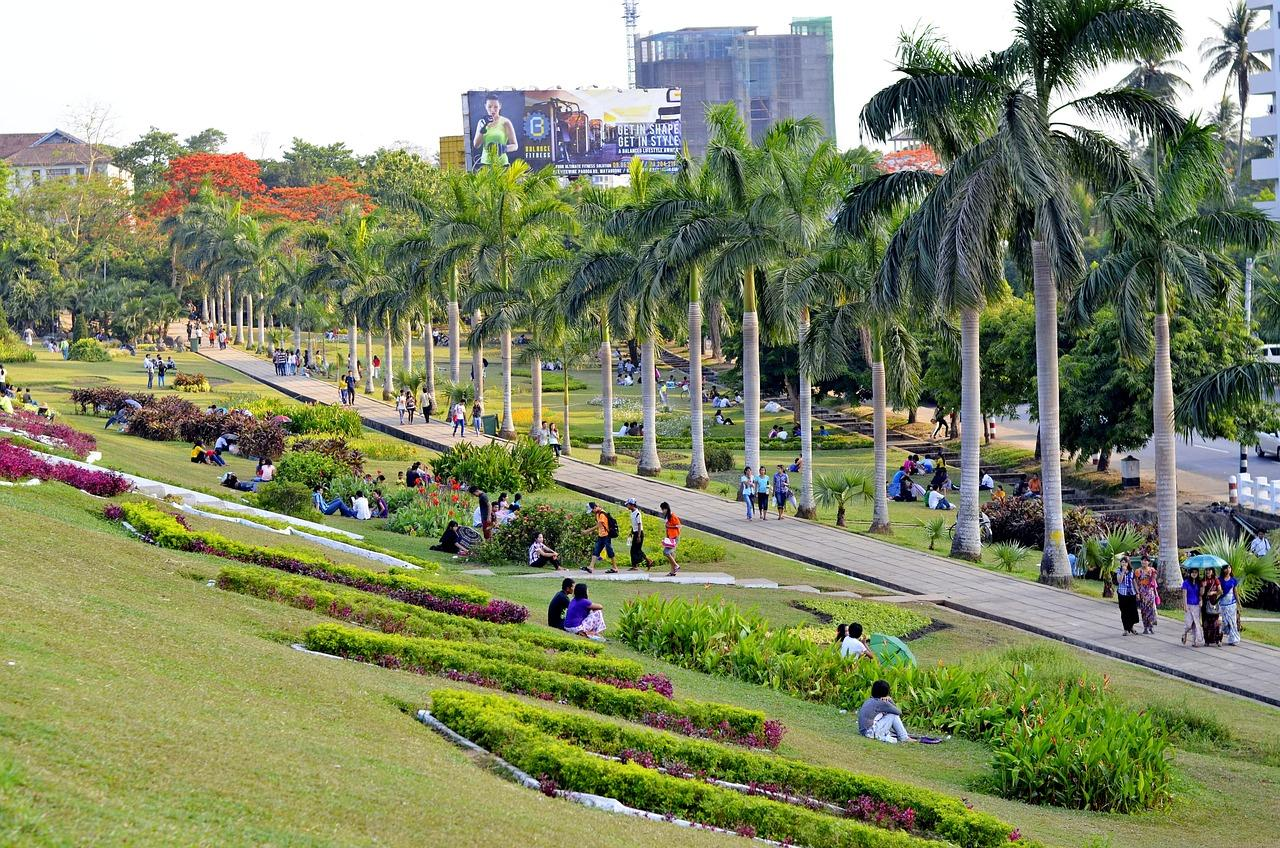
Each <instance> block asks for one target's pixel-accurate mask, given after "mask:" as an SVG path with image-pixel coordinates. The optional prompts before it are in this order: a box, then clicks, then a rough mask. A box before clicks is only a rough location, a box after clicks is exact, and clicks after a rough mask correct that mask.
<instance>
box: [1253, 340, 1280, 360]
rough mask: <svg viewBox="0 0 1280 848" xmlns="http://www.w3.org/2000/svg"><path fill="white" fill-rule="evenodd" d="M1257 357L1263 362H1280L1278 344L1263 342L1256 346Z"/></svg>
mask: <svg viewBox="0 0 1280 848" xmlns="http://www.w3.org/2000/svg"><path fill="white" fill-rule="evenodd" d="M1258 358H1259V359H1261V360H1262V361H1263V362H1280V344H1264V345H1262V346H1261V347H1259V348H1258Z"/></svg>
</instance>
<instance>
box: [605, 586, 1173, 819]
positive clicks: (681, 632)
mask: <svg viewBox="0 0 1280 848" xmlns="http://www.w3.org/2000/svg"><path fill="white" fill-rule="evenodd" d="M617 631H618V634H619V638H621V639H622V641H624V642H626V643H627V644H629V645H631V646H632V647H633V648H635V649H636V650H639V651H643V652H645V653H649V654H653V655H655V656H658V657H661V658H663V659H665V660H668V661H669V662H673V663H676V664H677V665H681V666H683V667H685V668H692V669H696V670H698V671H703V672H708V673H711V674H720V675H723V676H726V677H734V678H737V679H739V680H744V681H747V682H749V683H758V684H761V685H764V686H769V687H771V688H773V689H777V690H779V691H782V692H787V693H789V694H791V695H794V696H796V697H799V698H804V699H805V700H810V701H819V702H824V703H832V704H836V705H838V706H841V707H843V708H846V709H850V710H852V709H856V708H857V706H858V705H859V704H860V703H861V701H862V699H863V698H864V697H865V696H866V693H867V692H869V691H870V689H871V684H872V683H873V682H874V681H875V680H877V679H884V680H887V681H888V682H889V684H890V686H891V688H892V690H893V695H894V698H895V700H896V701H898V703H900V704H902V707H903V712H904V713H905V714H907V715H909V716H910V717H911V720H912V721H913V722H915V723H917V724H922V725H925V726H928V727H932V728H935V729H937V730H939V731H942V732H946V733H954V734H956V735H958V736H964V737H966V738H969V739H975V740H979V741H984V742H987V743H989V744H990V745H991V746H992V748H993V751H994V754H995V756H994V759H993V763H992V765H993V768H994V769H995V772H996V777H995V783H996V785H997V786H999V787H1000V788H1001V789H1002V790H1004V791H1006V792H1008V793H1009V794H1010V797H1017V798H1021V799H1024V800H1028V801H1035V802H1044V800H1046V799H1049V798H1052V799H1053V803H1055V804H1060V805H1063V806H1070V807H1075V808H1079V809H1093V810H1104V811H1116V812H1132V811H1136V810H1139V809H1147V808H1151V807H1155V806H1159V805H1160V804H1162V803H1164V802H1165V801H1166V800H1168V798H1169V796H1170V785H1171V780H1172V774H1171V768H1170V765H1169V763H1168V760H1167V758H1166V756H1165V755H1166V750H1167V747H1168V741H1167V736H1166V734H1165V733H1164V732H1163V731H1162V729H1161V728H1160V727H1159V726H1158V724H1157V722H1155V721H1154V720H1153V719H1152V718H1151V717H1149V716H1147V715H1145V714H1142V713H1139V712H1137V711H1135V710H1132V709H1125V708H1124V707H1123V706H1122V705H1120V704H1119V702H1118V700H1117V699H1116V698H1115V696H1114V695H1112V694H1111V693H1110V692H1109V691H1107V690H1106V685H1105V681H1100V680H1098V679H1096V678H1094V677H1093V676H1089V675H1085V674H1083V673H1082V674H1081V675H1080V676H1079V677H1078V678H1077V679H1073V680H1061V679H1050V680H1041V679H1039V678H1037V677H1036V676H1035V666H1034V663H1031V662H1027V661H1026V659H1025V657H1022V656H1018V657H1016V658H1014V659H1011V660H1010V661H1006V662H996V663H991V664H987V665H973V666H959V665H956V666H943V665H939V666H936V667H931V668H915V667H911V666H882V665H880V664H878V663H875V662H871V661H848V660H846V659H844V658H842V657H841V656H840V655H839V652H837V651H835V650H832V648H831V647H830V646H829V645H816V644H813V643H811V642H808V641H805V640H804V639H802V638H800V637H799V636H797V635H796V634H794V633H793V632H791V631H786V630H772V629H771V628H770V626H769V623H768V622H767V621H765V620H764V619H762V618H760V617H759V616H757V615H755V614H752V613H743V612H740V611H739V610H738V609H737V608H736V607H734V606H733V605H732V604H728V603H724V602H721V601H716V602H714V603H704V602H701V601H697V602H689V601H685V600H683V599H680V598H672V599H670V600H664V599H663V598H661V597H659V596H650V597H647V598H640V599H636V600H632V601H628V602H626V603H625V604H624V605H623V608H622V614H621V616H620V618H619V621H618V625H617ZM1098 714H1103V715H1106V716H1107V718H1108V723H1107V724H1105V725H1103V724H1099V723H1098V722H1097V721H1096V720H1095V719H1094V716H1096V715H1098ZM1046 715H1053V716H1058V717H1060V719H1059V720H1058V721H1056V722H1055V723H1054V724H1053V726H1051V727H1048V728H1047V729H1046V727H1045V726H1044V724H1043V721H1042V720H1038V719H1035V717H1040V716H1046ZM1028 717H1032V718H1031V719H1028ZM1099 738H1101V739H1102V740H1104V741H1102V742H1101V743H1099V744H1100V745H1101V746H1102V750H1105V751H1107V752H1108V755H1107V756H1105V757H1101V758H1096V759H1094V758H1091V757H1090V754H1091V750H1092V744H1093V742H1094V741H1095V740H1098V739H1099ZM1051 752H1052V756H1050V753H1051ZM1068 764H1071V765H1070V767H1069V766H1068ZM1084 774H1087V775H1088V780H1087V781H1083V782H1082V779H1081V776H1082V775H1084ZM1027 775H1031V776H1032V778H1031V779H1030V780H1029V779H1028V777H1027Z"/></svg>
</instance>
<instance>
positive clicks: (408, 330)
mask: <svg viewBox="0 0 1280 848" xmlns="http://www.w3.org/2000/svg"><path fill="white" fill-rule="evenodd" d="M401 332H402V333H403V337H402V338H401V339H400V370H401V371H404V372H405V373H406V374H407V373H408V372H410V371H412V370H413V319H412V318H409V317H406V318H405V319H404V327H403V328H402V330H401Z"/></svg>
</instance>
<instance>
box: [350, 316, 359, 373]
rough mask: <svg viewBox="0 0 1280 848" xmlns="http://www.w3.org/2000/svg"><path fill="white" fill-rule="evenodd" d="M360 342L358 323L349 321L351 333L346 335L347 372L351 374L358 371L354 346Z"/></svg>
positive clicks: (352, 320)
mask: <svg viewBox="0 0 1280 848" xmlns="http://www.w3.org/2000/svg"><path fill="white" fill-rule="evenodd" d="M359 341H360V323H359V322H358V321H357V320H356V319H355V318H352V319H351V332H349V333H348V334H347V370H348V371H350V372H351V373H352V374H354V373H356V372H357V371H359V370H360V369H358V368H357V367H356V362H357V360H358V357H359V354H358V353H357V352H356V345H357V344H359Z"/></svg>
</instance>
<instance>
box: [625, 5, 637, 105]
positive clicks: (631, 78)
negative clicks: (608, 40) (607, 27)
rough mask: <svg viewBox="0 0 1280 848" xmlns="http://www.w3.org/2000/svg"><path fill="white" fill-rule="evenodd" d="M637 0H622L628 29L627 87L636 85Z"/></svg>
mask: <svg viewBox="0 0 1280 848" xmlns="http://www.w3.org/2000/svg"><path fill="white" fill-rule="evenodd" d="M636 6H637V0H622V22H623V24H625V25H626V30H627V87H628V88H635V87H636V18H638V17H640V11H639V10H638V9H637V8H636Z"/></svg>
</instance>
